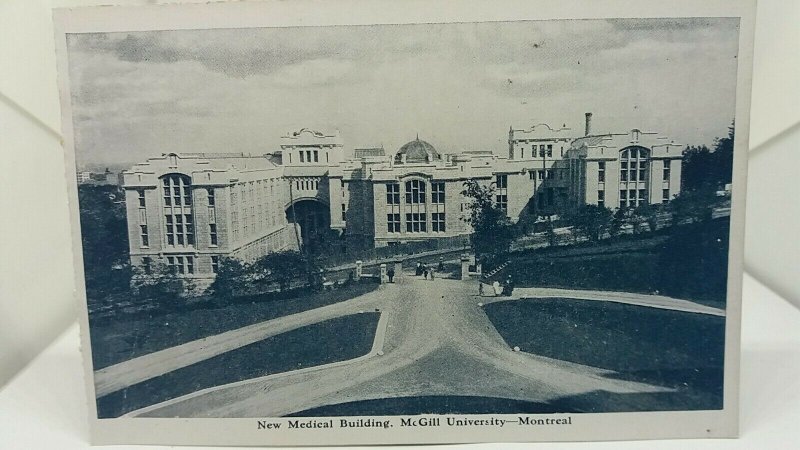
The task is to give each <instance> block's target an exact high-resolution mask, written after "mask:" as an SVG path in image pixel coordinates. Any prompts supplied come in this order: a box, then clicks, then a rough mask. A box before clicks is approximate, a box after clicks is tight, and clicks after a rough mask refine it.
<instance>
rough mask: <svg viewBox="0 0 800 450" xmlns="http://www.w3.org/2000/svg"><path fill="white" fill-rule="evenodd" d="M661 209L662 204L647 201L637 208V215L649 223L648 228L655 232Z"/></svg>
mask: <svg viewBox="0 0 800 450" xmlns="http://www.w3.org/2000/svg"><path fill="white" fill-rule="evenodd" d="M661 210H662V208H661V205H651V204H649V203H645V204H644V205H640V206H639V207H638V208H636V215H637V216H638V217H639V218H640V220H641V221H642V222H644V223H646V224H647V228H648V229H649V230H650V232H653V231H656V230H657V229H658V216H659V214H661Z"/></svg>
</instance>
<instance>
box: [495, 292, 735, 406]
mask: <svg viewBox="0 0 800 450" xmlns="http://www.w3.org/2000/svg"><path fill="white" fill-rule="evenodd" d="M485 311H486V314H487V315H488V316H489V318H490V319H491V320H492V322H493V323H494V324H495V327H496V328H497V330H498V331H499V332H500V334H501V335H502V336H503V338H504V339H505V341H506V342H507V343H508V345H509V346H510V347H513V346H519V347H520V349H521V350H522V351H525V352H528V353H533V354H537V355H542V356H546V357H549V358H554V359H560V360H565V361H570V362H574V363H579V364H585V365H589V366H594V367H600V368H604V369H610V370H613V371H615V372H617V373H616V374H615V375H612V376H614V377H617V378H620V379H626V380H633V381H641V382H645V383H649V384H654V385H659V386H665V387H670V388H674V389H676V390H677V391H676V392H672V393H659V394H629V395H620V394H610V393H607V392H599V391H598V392H593V393H589V394H586V395H582V396H577V397H573V398H564V399H561V400H560V402H556V403H554V405H555V406H557V407H558V409H561V410H563V411H573V412H581V411H583V412H610V411H663V410H710V409H721V408H722V385H723V355H724V348H725V319H724V318H722V317H716V316H708V315H703V314H692V313H684V312H677V311H668V310H661V309H654V308H645V307H641V306H632V305H624V304H617V303H605V302H592V301H582V300H570V299H535V300H519V301H507V302H498V303H492V304H489V305H487V306H486V307H485Z"/></svg>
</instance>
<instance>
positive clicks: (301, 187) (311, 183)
mask: <svg viewBox="0 0 800 450" xmlns="http://www.w3.org/2000/svg"><path fill="white" fill-rule="evenodd" d="M294 187H295V189H297V190H298V191H311V190H316V189H319V180H295V182H294Z"/></svg>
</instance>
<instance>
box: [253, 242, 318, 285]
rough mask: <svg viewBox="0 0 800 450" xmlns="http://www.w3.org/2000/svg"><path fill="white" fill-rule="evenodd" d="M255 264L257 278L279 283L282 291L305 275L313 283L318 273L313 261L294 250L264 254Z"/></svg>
mask: <svg viewBox="0 0 800 450" xmlns="http://www.w3.org/2000/svg"><path fill="white" fill-rule="evenodd" d="M253 266H254V267H253V269H254V273H255V276H256V279H257V280H261V281H265V282H275V283H278V286H279V288H280V290H281V291H285V290H286V289H288V288H289V287H290V286H291V283H292V281H294V280H296V279H298V278H301V277H304V276H305V277H307V279H308V282H309V284H313V278H314V275H315V273H317V271H316V270H315V265H314V264H313V262H312V261H310V260H308V259H307V258H306V257H305V256H304V255H303V254H301V253H300V252H297V251H294V250H287V251H282V252H277V253H270V254H267V255H264V256H262V257H261V258H259V259H258V260H257V261H256V262H255V263H254V264H253Z"/></svg>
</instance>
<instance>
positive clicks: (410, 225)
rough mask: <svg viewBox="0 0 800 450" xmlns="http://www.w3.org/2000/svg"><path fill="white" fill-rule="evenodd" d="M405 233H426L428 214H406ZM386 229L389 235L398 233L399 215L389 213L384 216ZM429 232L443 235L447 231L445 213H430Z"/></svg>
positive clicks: (399, 226) (399, 225)
mask: <svg viewBox="0 0 800 450" xmlns="http://www.w3.org/2000/svg"><path fill="white" fill-rule="evenodd" d="M405 219H406V233H427V232H428V214H427V213H424V212H423V213H406V217H405ZM386 229H387V231H388V232H389V233H400V230H401V223H400V214H398V213H390V214H387V215H386ZM431 231H432V232H434V233H444V232H445V231H447V226H446V223H445V213H443V212H435V213H431Z"/></svg>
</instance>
